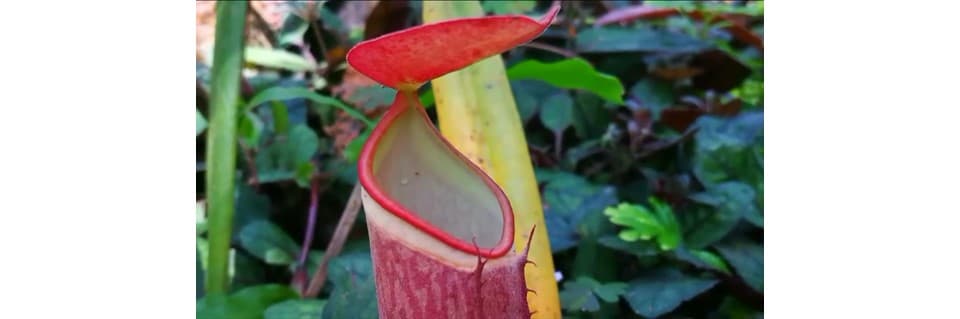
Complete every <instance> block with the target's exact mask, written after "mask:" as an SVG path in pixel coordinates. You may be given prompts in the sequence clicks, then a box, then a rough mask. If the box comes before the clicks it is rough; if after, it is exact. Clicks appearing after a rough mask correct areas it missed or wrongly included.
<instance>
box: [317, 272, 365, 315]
mask: <svg viewBox="0 0 960 319" xmlns="http://www.w3.org/2000/svg"><path fill="white" fill-rule="evenodd" d="M376 289H377V286H376V284H375V283H374V278H373V276H368V277H358V278H353V279H346V278H345V282H344V283H343V284H341V285H337V286H335V287H334V288H333V291H332V292H331V293H330V298H329V299H327V304H326V305H324V307H323V316H322V318H323V319H375V318H377V317H378V312H377V292H376Z"/></svg>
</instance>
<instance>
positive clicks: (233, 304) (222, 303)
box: [197, 284, 297, 319]
mask: <svg viewBox="0 0 960 319" xmlns="http://www.w3.org/2000/svg"><path fill="white" fill-rule="evenodd" d="M294 298H297V293H296V292H295V291H293V290H291V289H290V287H287V286H286V285H277V284H267V285H260V286H253V287H248V288H244V289H241V290H238V291H237V292H235V293H233V294H231V295H229V296H225V295H208V296H206V297H204V298H202V299H200V300H198V301H197V318H204V319H261V318H263V317H264V316H263V315H264V311H265V310H266V309H267V308H268V307H270V305H272V304H275V303H277V302H281V301H284V300H288V299H294Z"/></svg>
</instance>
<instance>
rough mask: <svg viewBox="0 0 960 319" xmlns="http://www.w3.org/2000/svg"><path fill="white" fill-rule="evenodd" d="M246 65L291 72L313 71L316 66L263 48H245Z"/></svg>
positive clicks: (282, 52) (302, 59)
mask: <svg viewBox="0 0 960 319" xmlns="http://www.w3.org/2000/svg"><path fill="white" fill-rule="evenodd" d="M243 54H244V58H245V60H246V62H247V63H252V64H256V65H260V66H264V67H269V68H276V69H283V70H288V71H293V72H306V71H314V70H316V69H317V65H316V64H314V63H312V62H310V61H307V59H304V58H303V57H302V56H299V55H296V54H293V53H290V52H287V51H284V50H280V49H270V48H264V47H247V48H246V49H245V50H244V52H243Z"/></svg>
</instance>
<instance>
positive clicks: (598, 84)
mask: <svg viewBox="0 0 960 319" xmlns="http://www.w3.org/2000/svg"><path fill="white" fill-rule="evenodd" d="M507 76H508V77H509V78H510V79H511V80H526V79H534V80H541V81H545V82H547V83H550V84H552V85H554V86H557V87H561V88H565V89H580V90H586V91H589V92H593V93H595V94H597V95H598V96H600V97H602V98H604V99H606V100H607V101H610V102H612V103H617V104H622V103H623V84H621V83H620V80H619V79H617V78H616V77H614V76H611V75H608V74H603V73H600V72H597V70H596V69H594V68H593V66H592V65H590V63H589V62H587V61H586V60H584V59H581V58H569V59H566V60H561V61H557V62H551V63H544V62H540V61H537V60H524V61H521V62H520V63H518V64H516V65H514V66H512V67H510V69H509V70H507Z"/></svg>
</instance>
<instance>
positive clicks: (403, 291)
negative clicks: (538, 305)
mask: <svg viewBox="0 0 960 319" xmlns="http://www.w3.org/2000/svg"><path fill="white" fill-rule="evenodd" d="M386 227H388V226H387V225H379V224H378V223H377V222H369V221H368V223H367V229H368V231H369V233H370V244H371V245H370V248H371V254H372V258H373V266H374V274H375V276H376V282H377V301H378V307H379V312H380V318H383V319H391V318H456V319H481V318H490V319H513V318H530V313H529V311H530V309H529V307H528V304H527V298H526V294H527V293H528V291H527V286H526V282H525V279H524V273H523V270H524V266H525V264H526V256H525V255H518V254H516V253H514V252H510V253H509V254H507V255H505V256H503V257H500V258H497V259H492V260H482V259H477V263H476V264H475V265H473V266H472V267H471V266H467V267H464V266H462V265H461V266H456V265H451V264H450V263H448V262H447V261H444V260H441V259H438V258H436V257H434V256H431V255H430V254H427V253H423V252H421V251H419V250H418V249H415V248H412V247H410V246H408V245H407V244H406V243H404V242H402V240H400V239H398V238H396V236H394V235H393V234H391V233H390V231H389V230H387V229H384V228H386ZM477 258H479V257H477Z"/></svg>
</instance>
